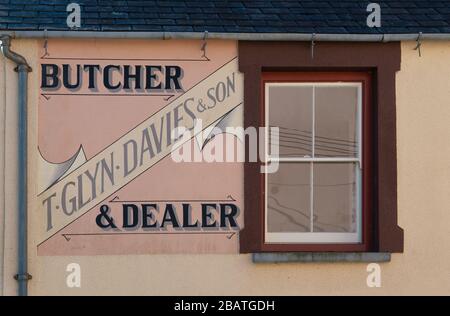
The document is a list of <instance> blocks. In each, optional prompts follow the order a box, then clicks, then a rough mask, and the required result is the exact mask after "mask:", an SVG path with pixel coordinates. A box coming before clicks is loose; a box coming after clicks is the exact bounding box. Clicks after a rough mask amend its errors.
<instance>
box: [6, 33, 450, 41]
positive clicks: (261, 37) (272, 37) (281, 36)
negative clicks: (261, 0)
mask: <svg viewBox="0 0 450 316" xmlns="http://www.w3.org/2000/svg"><path fill="white" fill-rule="evenodd" d="M0 32H2V33H3V34H5V35H9V36H11V37H13V38H111V39H205V37H207V38H208V39H227V40H242V41H311V40H312V39H314V41H337V42H340V41H342V42H347V41H349V42H353V41H356V42H392V41H415V40H418V39H419V37H420V39H421V40H450V33H408V34H303V33H215V32H212V33H210V32H105V31H81V30H80V31H69V30H68V31H26V30H23V31H0Z"/></svg>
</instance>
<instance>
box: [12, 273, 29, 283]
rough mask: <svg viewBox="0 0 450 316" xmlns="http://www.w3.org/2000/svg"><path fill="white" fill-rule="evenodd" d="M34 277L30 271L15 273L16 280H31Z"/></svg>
mask: <svg viewBox="0 0 450 316" xmlns="http://www.w3.org/2000/svg"><path fill="white" fill-rule="evenodd" d="M32 278H33V276H32V275H31V274H29V273H25V274H16V275H14V280H17V281H28V280H31V279H32Z"/></svg>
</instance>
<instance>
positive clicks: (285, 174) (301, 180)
mask: <svg viewBox="0 0 450 316" xmlns="http://www.w3.org/2000/svg"><path fill="white" fill-rule="evenodd" d="M310 183H311V182H310V165H309V164H304V163H301V164H298V163H281V164H280V166H279V169H278V171H277V172H275V173H271V174H268V181H267V228H268V232H309V231H310V230H311V228H310V227H311V221H310V214H311V212H310V191H311V185H310Z"/></svg>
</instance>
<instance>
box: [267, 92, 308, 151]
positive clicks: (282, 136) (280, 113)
mask: <svg viewBox="0 0 450 316" xmlns="http://www.w3.org/2000/svg"><path fill="white" fill-rule="evenodd" d="M312 101H313V88H312V87H299V86H289V85H283V86H271V87H270V88H269V126H274V127H278V128H279V153H280V157H295V156H301V157H303V156H312ZM269 140H270V138H269ZM269 144H270V143H269ZM269 148H270V147H269Z"/></svg>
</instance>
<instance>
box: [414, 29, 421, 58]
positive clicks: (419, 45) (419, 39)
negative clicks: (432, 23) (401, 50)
mask: <svg viewBox="0 0 450 316" xmlns="http://www.w3.org/2000/svg"><path fill="white" fill-rule="evenodd" d="M421 39H422V32H420V33H419V35H418V36H417V40H416V42H417V45H416V47H415V48H414V50H417V51H419V57H422V52H421V51H420V47H421V46H422V42H421Z"/></svg>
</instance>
